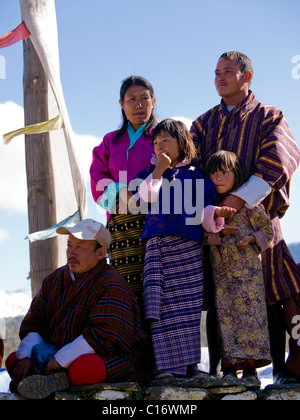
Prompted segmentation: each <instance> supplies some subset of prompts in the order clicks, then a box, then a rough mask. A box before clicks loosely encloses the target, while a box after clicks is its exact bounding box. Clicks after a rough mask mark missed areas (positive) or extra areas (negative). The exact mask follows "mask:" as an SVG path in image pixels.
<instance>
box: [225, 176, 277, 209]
mask: <svg viewBox="0 0 300 420" xmlns="http://www.w3.org/2000/svg"><path fill="white" fill-rule="evenodd" d="M271 191H272V189H271V187H270V185H269V184H268V183H267V182H266V181H264V180H263V179H262V178H259V177H258V176H256V175H252V176H251V177H250V178H249V179H248V181H247V182H245V184H243V185H242V186H241V187H240V188H239V189H238V190H237V191H234V192H233V193H232V194H233V195H236V196H237V197H239V198H241V199H242V200H244V201H246V204H245V206H246V207H248V208H250V209H252V208H253V207H255V206H258V204H259V203H261V202H262V201H263V199H264V198H266V197H267V196H268V195H269V194H270V192H271Z"/></svg>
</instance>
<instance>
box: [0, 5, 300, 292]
mask: <svg viewBox="0 0 300 420" xmlns="http://www.w3.org/2000/svg"><path fill="white" fill-rule="evenodd" d="M56 13H57V22H58V35H59V50H60V66H61V81H62V86H63V90H64V96H65V101H66V104H67V108H68V112H69V116H70V120H71V124H72V127H73V131H74V132H75V134H76V142H77V143H79V144H80V149H81V150H82V153H81V155H80V156H82V159H83V160H84V165H85V166H84V167H85V168H86V171H87V170H88V167H89V163H90V158H91V150H92V147H93V146H94V145H96V144H98V143H100V141H101V139H102V137H103V136H104V135H105V134H106V133H107V132H109V131H112V130H115V129H117V128H118V126H119V124H120V120H121V119H120V116H121V113H120V107H119V103H118V99H119V98H118V95H119V88H120V84H121V81H122V80H123V79H124V78H125V77H127V76H129V75H131V74H139V75H142V76H144V77H146V78H148V79H149V80H150V82H151V83H152V85H153V86H154V89H155V94H156V99H157V106H156V113H157V116H158V118H160V119H163V118H167V117H175V116H176V117H182V118H186V121H187V122H188V121H191V120H194V119H195V118H197V117H198V116H199V115H200V114H202V113H203V112H205V111H206V110H208V109H209V108H211V107H212V106H214V105H216V104H217V103H219V101H220V98H219V97H218V95H217V93H216V91H215V88H214V70H215V65H216V62H217V60H218V57H219V56H220V55H221V54H222V53H223V52H224V51H226V50H231V49H235V50H240V51H242V52H244V53H246V54H247V55H248V56H249V57H250V58H251V59H252V61H253V65H254V79H253V83H252V90H253V92H254V94H255V95H256V97H257V98H258V99H259V100H260V101H261V102H264V103H267V104H271V105H274V106H277V107H278V108H280V109H282V110H283V112H284V114H285V116H286V118H287V120H288V122H289V124H290V126H291V129H292V131H293V133H294V136H295V138H296V140H297V143H298V145H300V122H299V121H300V120H299V115H300V100H299V97H300V95H299V93H300V32H299V18H300V2H299V1H298V0H286V1H285V2H284V3H283V2H282V1H281V0H272V1H271V0H266V1H261V0H260V1H258V0H252V1H251V2H248V3H247V2H241V1H240V0H239V1H236V0H232V1H228V2H224V1H220V0H215V1H214V2H204V1H201V0H185V1H182V0H181V1H179V0H151V2H150V1H141V0H128V1H126V2H125V1H124V0H110V1H109V2H104V1H102V0H87V1H86V2H82V1H80V0H57V1H56ZM20 22H21V13H20V6H19V0H1V3H0V36H1V35H3V34H5V33H7V32H8V31H10V30H12V29H14V28H15V27H16V26H18V24H19V23H20ZM1 63H2V68H0V135H2V134H4V133H5V132H7V131H11V130H14V129H17V128H20V127H22V126H23V109H22V107H23V80H22V78H23V46H22V42H20V43H18V44H15V45H13V46H11V47H8V48H4V49H0V66H1ZM3 63H4V69H3ZM4 73H5V76H4ZM0 142H1V144H0V255H1V273H0V289H1V290H5V291H9V290H16V289H24V290H27V291H28V292H29V291H30V283H29V281H28V280H26V277H27V276H28V272H29V243H28V241H25V240H24V238H25V236H26V235H27V233H28V221H27V211H26V205H27V202H26V172H25V163H24V162H25V156H24V138H22V137H17V138H15V139H14V140H13V141H12V143H11V144H10V145H8V146H3V144H2V139H1V136H0ZM299 185H300V171H299V170H298V171H297V172H296V174H295V175H294V178H293V183H292V190H291V207H290V209H289V210H288V212H287V215H286V216H285V217H284V219H283V223H282V227H283V232H284V237H285V239H286V241H287V243H293V242H299V241H300V235H299V232H300V229H299V227H298V220H297V215H298V209H299V207H300V194H299V191H300V186H299ZM88 216H90V217H93V218H99V217H101V216H100V215H99V212H98V211H97V208H96V205H95V204H94V202H93V200H92V199H91V196H90V192H89V185H88ZM299 262H300V261H299Z"/></svg>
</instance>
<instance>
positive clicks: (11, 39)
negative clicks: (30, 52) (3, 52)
mask: <svg viewBox="0 0 300 420" xmlns="http://www.w3.org/2000/svg"><path fill="white" fill-rule="evenodd" d="M30 35H31V34H30V32H29V30H28V29H27V26H26V25H25V22H22V23H21V24H20V25H19V26H17V27H16V29H14V30H12V31H10V32H8V33H7V34H5V35H3V36H1V37H0V48H5V47H10V46H11V45H13V44H15V43H16V42H19V41H22V39H25V38H28V37H29V36H30Z"/></svg>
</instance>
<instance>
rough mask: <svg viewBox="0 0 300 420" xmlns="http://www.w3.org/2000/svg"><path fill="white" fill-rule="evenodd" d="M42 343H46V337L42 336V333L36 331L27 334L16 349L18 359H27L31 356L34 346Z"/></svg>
mask: <svg viewBox="0 0 300 420" xmlns="http://www.w3.org/2000/svg"><path fill="white" fill-rule="evenodd" d="M40 343H44V339H43V337H41V336H40V334H38V333H36V332H31V333H29V334H27V335H26V337H24V338H23V340H22V341H21V343H20V345H19V347H18V349H17V351H16V356H17V359H19V360H21V359H25V357H31V350H32V347H33V346H35V345H36V344H40Z"/></svg>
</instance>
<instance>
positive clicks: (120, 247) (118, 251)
mask: <svg viewBox="0 0 300 420" xmlns="http://www.w3.org/2000/svg"><path fill="white" fill-rule="evenodd" d="M145 219H146V216H145V215H143V214H138V215H131V214H129V215H127V214H126V215H122V214H120V215H111V216H110V219H109V221H108V224H107V228H108V230H109V232H110V234H111V245H110V248H109V252H108V253H109V262H110V265H111V266H112V267H114V268H115V269H116V270H117V271H118V272H119V273H120V274H122V275H123V276H124V278H125V280H126V281H127V283H128V287H129V289H130V290H131V291H132V293H133V294H134V295H135V297H136V299H137V301H138V304H139V306H140V309H141V310H142V308H143V273H144V258H145V249H146V246H145V241H142V240H141V237H142V233H143V229H144V226H145ZM141 316H142V313H141Z"/></svg>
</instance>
